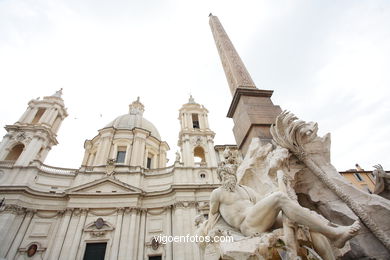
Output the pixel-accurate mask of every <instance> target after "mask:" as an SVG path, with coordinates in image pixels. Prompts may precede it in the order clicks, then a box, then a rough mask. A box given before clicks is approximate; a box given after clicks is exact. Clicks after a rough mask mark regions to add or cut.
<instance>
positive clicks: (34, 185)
mask: <svg viewBox="0 0 390 260" xmlns="http://www.w3.org/2000/svg"><path fill="white" fill-rule="evenodd" d="M143 112H144V105H143V104H142V103H141V102H140V100H139V99H137V100H135V101H134V102H132V103H131V104H130V105H129V111H128V113H126V114H124V115H121V116H119V117H117V118H115V119H114V120H113V121H112V122H110V123H108V124H107V125H106V126H105V127H103V128H102V129H100V130H99V131H98V134H97V135H96V136H95V137H94V138H92V139H91V140H86V141H85V144H84V148H85V154H84V159H83V161H82V165H81V166H80V168H79V169H64V168H58V167H52V166H48V165H45V164H44V163H43V162H44V160H45V157H46V156H47V154H48V152H49V151H50V148H51V147H52V146H53V145H56V144H57V140H56V134H57V131H58V130H59V128H60V125H61V122H62V121H63V120H64V119H65V118H66V116H67V112H66V108H65V105H64V101H63V99H62V98H61V91H57V92H56V93H55V94H54V95H52V96H46V97H43V99H34V100H31V101H30V102H29V103H28V109H27V110H26V112H25V113H24V114H23V115H22V116H21V117H20V119H19V120H18V121H17V122H16V123H15V124H13V125H7V126H6V127H5V128H6V130H7V132H8V133H7V134H6V136H5V137H4V138H3V141H2V143H1V146H0V151H1V153H0V174H1V175H0V178H1V186H0V194H1V196H2V197H4V198H5V199H4V200H3V201H2V206H1V212H0V230H1V231H0V233H1V234H2V236H1V243H0V257H2V258H5V259H200V255H199V249H198V247H197V244H196V243H190V242H188V243H167V244H162V243H159V241H157V240H155V239H154V237H155V236H158V235H161V234H164V235H172V236H179V235H187V234H194V232H195V225H194V220H195V218H196V216H198V215H204V216H206V217H207V213H208V210H209V206H208V201H209V196H210V192H211V191H212V190H213V189H214V188H216V187H218V184H219V181H218V178H217V176H216V168H217V165H218V162H220V161H221V158H222V153H223V151H224V149H225V148H226V147H229V148H230V149H236V146H235V145H229V146H226V145H217V146H215V145H214V141H213V138H214V135H215V133H214V132H213V131H212V130H211V129H210V128H209V122H208V118H207V114H208V110H207V109H206V108H205V107H204V106H202V105H200V104H198V103H196V102H195V100H194V99H193V98H192V97H190V99H189V100H188V103H186V104H184V105H183V106H182V107H181V108H180V110H179V120H180V126H181V128H180V132H179V138H178V145H179V147H180V153H179V152H177V154H176V160H175V162H174V164H173V165H167V155H166V154H167V151H168V150H169V145H168V144H167V143H166V142H164V141H163V140H162V138H161V136H160V134H159V132H158V130H157V128H156V127H155V126H154V125H153V123H151V122H150V121H148V120H147V119H145V118H144V117H143Z"/></svg>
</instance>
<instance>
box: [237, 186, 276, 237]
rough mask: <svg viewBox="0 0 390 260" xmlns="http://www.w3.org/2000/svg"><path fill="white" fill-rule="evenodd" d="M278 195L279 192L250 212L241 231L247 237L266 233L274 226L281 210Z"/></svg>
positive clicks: (268, 197)
mask: <svg viewBox="0 0 390 260" xmlns="http://www.w3.org/2000/svg"><path fill="white" fill-rule="evenodd" d="M278 194H279V192H276V193H272V194H271V195H269V196H267V197H265V198H263V199H262V200H260V201H258V202H257V203H256V204H255V205H254V206H253V207H251V208H250V209H249V210H248V214H247V215H246V217H245V219H244V221H243V222H242V224H241V226H240V230H241V232H242V233H243V234H244V235H245V236H251V235H253V234H256V233H262V232H265V231H267V230H269V229H270V228H271V227H272V226H273V225H274V223H275V221H276V219H277V217H278V214H279V212H280V210H281V207H280V205H279V204H280V203H279V195H278Z"/></svg>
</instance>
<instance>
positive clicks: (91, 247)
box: [83, 243, 107, 260]
mask: <svg viewBox="0 0 390 260" xmlns="http://www.w3.org/2000/svg"><path fill="white" fill-rule="evenodd" d="M106 247H107V243H87V246H86V248H85V253H84V258H83V260H104V256H105V254H106Z"/></svg>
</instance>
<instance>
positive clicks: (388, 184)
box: [372, 164, 390, 200]
mask: <svg viewBox="0 0 390 260" xmlns="http://www.w3.org/2000/svg"><path fill="white" fill-rule="evenodd" d="M374 168H375V170H374V171H373V172H372V173H373V174H374V176H375V189H374V194H377V195H379V196H382V197H384V198H386V199H389V200H390V173H387V172H385V171H384V170H383V167H382V165H380V164H378V165H375V166H374Z"/></svg>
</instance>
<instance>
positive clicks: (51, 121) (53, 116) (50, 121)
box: [47, 108, 58, 126]
mask: <svg viewBox="0 0 390 260" xmlns="http://www.w3.org/2000/svg"><path fill="white" fill-rule="evenodd" d="M51 110H52V111H51V115H50V118H49V119H48V120H47V123H48V124H49V125H50V126H53V124H54V121H55V120H56V118H57V116H58V110H57V109H55V108H52V109H51Z"/></svg>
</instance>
